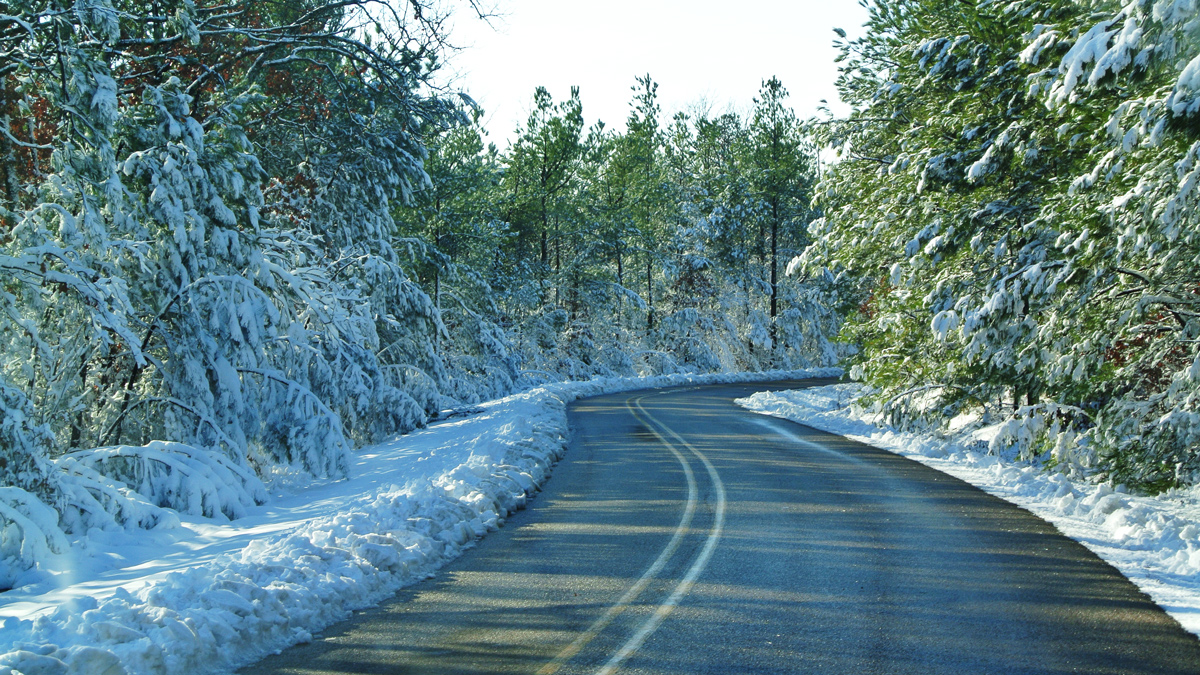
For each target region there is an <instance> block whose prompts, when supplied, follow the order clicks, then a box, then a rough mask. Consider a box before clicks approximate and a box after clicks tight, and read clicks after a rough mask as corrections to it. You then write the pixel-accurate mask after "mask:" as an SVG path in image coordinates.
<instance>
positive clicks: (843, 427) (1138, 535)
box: [737, 384, 1200, 635]
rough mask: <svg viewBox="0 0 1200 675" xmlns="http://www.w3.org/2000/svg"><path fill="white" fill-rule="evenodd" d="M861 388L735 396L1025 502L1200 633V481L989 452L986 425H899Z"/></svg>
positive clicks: (750, 405)
mask: <svg viewBox="0 0 1200 675" xmlns="http://www.w3.org/2000/svg"><path fill="white" fill-rule="evenodd" d="M861 392H862V387H861V385H856V384H835V385H830V386H826V387H817V388H813V389H804V390H799V391H779V392H762V393H757V394H754V395H752V396H749V397H747V398H742V399H738V400H737V403H739V404H741V405H742V406H743V407H746V408H749V409H750V410H753V411H755V412H759V413H763V414H766V415H772V416H774V417H782V418H784V419H789V420H792V421H795V422H800V423H801V424H806V425H808V426H811V427H814V428H817V429H821V430H823V431H828V432H830V433H835V434H839V435H842V436H846V437H848V438H852V439H855V440H858V441H861V442H863V443H868V444H870V445H873V446H875V447H878V448H882V449H885V450H889V451H891V452H895V453H896V454H899V455H903V456H905V457H908V458H910V459H913V460H916V461H918V462H921V463H922V464H925V465H927V466H930V467H932V468H934V469H937V470H939V471H942V472H944V473H948V474H950V475H951V476H954V477H956V478H959V479H961V480H964V481H966V482H968V483H971V484H973V485H975V486H978V487H980V488H982V489H983V490H985V491H987V492H989V493H991V494H993V495H995V496H997V497H1000V498H1002V499H1005V500H1007V501H1010V502H1012V503H1014V504H1016V505H1018V506H1021V507H1022V508H1024V509H1026V510H1028V511H1030V512H1032V513H1034V514H1035V515H1037V516H1039V517H1041V518H1042V519H1044V520H1046V521H1048V522H1050V523H1051V524H1053V525H1054V526H1055V527H1057V528H1058V529H1059V531H1061V532H1062V533H1063V534H1065V535H1067V536H1068V537H1071V538H1072V539H1075V540H1077V541H1079V542H1081V543H1082V544H1083V545H1084V546H1086V547H1088V548H1089V549H1091V550H1092V551H1093V552H1094V553H1095V554H1096V555H1098V556H1100V557H1101V558H1103V559H1104V560H1105V561H1107V562H1108V563H1110V564H1111V565H1112V566H1113V567H1116V568H1117V569H1118V570H1120V571H1121V573H1122V574H1124V575H1125V576H1126V577H1127V578H1128V579H1129V580H1130V581H1132V582H1133V583H1134V584H1136V585H1137V586H1138V587H1139V588H1141V589H1142V590H1143V591H1144V592H1145V593H1146V594H1147V595H1149V596H1150V597H1151V598H1152V599H1153V600H1154V601H1155V602H1156V603H1158V604H1159V606H1161V607H1162V608H1163V609H1165V610H1166V611H1167V612H1168V613H1169V614H1170V615H1171V616H1173V617H1175V619H1176V620H1178V621H1179V623H1180V624H1182V625H1183V627H1184V628H1185V629H1187V630H1188V631H1190V632H1192V633H1195V634H1197V635H1200V487H1192V488H1189V489H1186V490H1172V491H1169V492H1166V493H1163V494H1161V495H1157V496H1153V497H1150V496H1140V495H1134V494H1129V493H1128V492H1127V491H1126V490H1125V489H1124V488H1123V487H1121V486H1117V487H1116V488H1115V489H1114V488H1113V487H1112V486H1110V485H1105V484H1095V483H1091V482H1087V481H1085V480H1080V479H1071V478H1068V477H1067V476H1065V475H1063V474H1061V473H1052V472H1048V471H1044V470H1042V469H1041V468H1040V467H1038V466H1036V465H1033V464H1030V463H1027V462H1021V461H1018V460H1016V459H1015V458H1006V457H1002V456H997V455H990V454H988V453H987V451H986V447H987V446H986V443H982V442H980V440H979V439H980V438H981V437H982V436H984V435H986V430H979V431H976V432H974V433H973V434H972V433H967V434H959V435H958V436H950V437H946V438H939V437H935V436H934V435H932V434H913V433H903V432H898V431H896V430H894V429H890V428H887V427H886V426H885V423H884V422H883V421H882V420H881V416H880V415H878V414H872V413H870V412H868V411H864V410H863V409H862V408H861V407H858V406H853V405H852V403H853V402H854V401H855V400H856V399H857V398H858V396H859V394H860V393H861Z"/></svg>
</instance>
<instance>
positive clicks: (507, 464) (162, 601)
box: [0, 368, 841, 675]
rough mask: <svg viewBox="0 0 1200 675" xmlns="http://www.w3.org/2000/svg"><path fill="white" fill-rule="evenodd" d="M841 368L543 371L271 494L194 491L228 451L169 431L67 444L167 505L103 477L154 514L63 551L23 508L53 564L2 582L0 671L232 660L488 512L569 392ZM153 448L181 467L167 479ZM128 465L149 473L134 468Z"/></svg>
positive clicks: (392, 584)
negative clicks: (593, 375) (546, 378)
mask: <svg viewBox="0 0 1200 675" xmlns="http://www.w3.org/2000/svg"><path fill="white" fill-rule="evenodd" d="M840 374H841V371H840V370H838V369H828V368H827V369H816V370H809V371H791V372H780V371H775V372H769V373H752V374H750V373H738V374H718V375H670V376H661V377H651V378H625V379H618V378H611V379H608V378H605V379H597V380H591V381H587V382H565V383H557V384H549V385H545V386H542V387H538V388H535V389H532V390H530V391H528V392H525V393H521V394H516V395H513V396H509V397H507V398H504V399H500V400H497V401H491V402H488V403H485V404H482V405H479V406H476V407H474V408H472V409H471V411H470V412H469V414H465V415H458V416H448V417H447V418H446V419H445V420H444V421H442V422H438V423H435V424H433V425H431V426H430V427H429V428H427V429H424V430H422V431H419V432H415V433H412V434H409V435H406V436H401V437H397V438H395V439H393V440H392V441H390V442H386V443H382V444H379V445H375V446H371V447H368V448H364V449H363V450H360V451H359V452H357V453H356V454H355V456H354V457H353V459H352V463H353V466H351V467H350V472H349V477H348V478H345V479H342V480H336V481H331V482H325V483H323V484H314V485H311V486H309V487H307V488H305V489H303V490H298V491H297V492H296V493H294V494H286V493H281V494H275V495H272V496H271V497H272V498H271V500H270V501H269V502H268V503H266V504H262V503H261V502H260V499H259V497H261V496H262V495H259V494H258V492H257V491H258V488H259V485H261V484H257V485H256V484H253V483H248V484H246V485H244V486H243V488H244V489H245V490H246V491H247V492H246V493H245V494H243V495H241V496H238V495H237V494H233V493H231V494H227V495H215V494H208V493H205V491H204V487H205V485H206V483H205V480H207V479H202V478H203V476H206V475H207V474H205V471H206V470H207V471H217V470H229V471H234V470H235V469H236V467H232V468H231V467H225V466H222V467H214V466H211V465H205V467H197V466H194V465H191V464H188V463H187V462H186V461H184V459H181V458H186V457H190V456H191V455H189V453H188V452H187V450H186V448H181V447H179V446H178V445H176V444H163V445H158V446H154V447H149V446H147V448H140V449H139V448H115V449H110V450H109V451H108V452H107V454H105V453H101V455H97V456H95V457H88V458H80V457H72V458H69V459H68V460H67V461H69V463H70V464H71V465H72V468H73V471H74V472H75V473H74V474H73V475H75V476H77V477H78V478H79V480H82V481H86V480H87V478H88V476H93V475H96V474H95V469H93V468H92V467H93V466H95V467H99V468H105V467H106V466H108V470H110V471H115V470H116V469H115V467H116V465H112V466H109V462H110V460H111V461H116V460H117V458H123V459H120V462H126V463H129V462H131V463H129V464H128V466H125V467H124V468H125V469H127V475H126V479H127V480H128V483H129V484H130V485H131V486H133V487H135V488H139V489H140V488H141V482H142V481H143V479H145V480H149V481H150V482H151V483H153V482H154V481H155V480H159V481H162V482H161V484H159V485H157V487H156V486H155V485H150V486H149V487H146V488H145V489H147V490H148V491H150V492H152V493H155V494H157V495H159V497H162V496H164V495H168V496H169V495H174V496H175V497H173V498H172V499H170V500H163V501H170V502H171V503H172V505H173V506H177V507H180V508H179V509H178V510H176V509H171V508H165V507H163V506H155V505H153V504H146V503H144V502H141V501H136V500H138V499H141V497H140V496H139V494H138V493H137V492H136V491H135V490H132V489H131V490H127V491H125V492H121V493H119V494H116V493H114V494H113V495H104V494H101V495H99V497H101V498H125V499H126V500H134V501H133V502H131V503H135V506H136V508H141V509H143V510H144V513H142V514H141V515H142V516H143V517H146V518H150V519H151V521H148V522H146V523H143V524H144V525H149V526H150V527H151V529H139V528H138V527H128V528H122V527H116V526H113V525H112V524H111V523H110V524H109V526H107V527H94V528H92V529H91V530H90V531H88V533H87V536H85V537H83V538H81V539H80V540H78V542H77V543H76V544H75V545H74V546H70V547H69V550H68V546H67V542H66V541H65V540H64V539H61V538H60V537H61V532H60V531H59V530H58V524H57V522H55V521H56V519H53V518H51V517H50V516H51V515H53V514H51V513H49V512H47V513H40V514H33V515H32V516H30V515H27V514H26V515H22V516H21V517H22V518H24V520H21V521H20V522H22V523H25V522H28V523H30V524H32V525H30V526H37V527H40V528H44V529H46V531H47V532H49V534H48V535H47V537H48V538H47V539H46V542H47V544H46V545H47V546H50V547H51V548H54V549H55V550H56V551H58V552H57V553H56V554H55V555H56V556H57V558H56V560H58V559H61V560H62V561H63V564H62V565H60V566H59V567H58V568H56V569H52V570H39V571H40V572H42V577H41V580H40V581H38V582H36V583H29V584H26V585H24V586H20V587H18V588H14V589H13V590H10V591H7V592H4V593H3V594H2V595H0V598H2V599H3V600H4V602H5V605H4V607H3V609H2V610H0V675H12V674H13V673H23V674H24V675H32V674H33V673H61V674H72V675H74V674H76V673H79V674H88V675H142V674H146V675H165V674H166V673H181V672H183V673H221V672H229V671H232V670H234V669H236V668H238V667H240V666H242V665H245V664H247V663H251V662H253V661H255V660H257V659H259V658H261V657H263V656H265V655H267V654H269V653H271V652H273V651H278V650H280V649H283V648H284V647H287V646H289V645H292V644H295V643H297V642H302V641H306V640H310V639H312V635H313V634H314V633H316V632H317V631H319V630H321V629H322V628H324V627H325V626H328V625H329V624H331V623H333V622H335V621H338V620H340V619H343V618H345V617H346V616H348V615H349V613H350V612H351V611H353V610H355V609H359V608H363V607H367V606H371V605H373V604H376V603H378V602H379V601H381V600H382V599H384V598H386V597H388V596H390V595H392V594H393V593H395V591H396V590H397V589H399V588H400V587H402V586H405V585H408V584H411V583H414V582H416V581H419V580H421V579H424V578H426V577H428V576H430V575H432V574H433V573H434V571H435V570H437V569H438V568H439V567H441V566H442V565H444V564H445V563H446V562H448V561H450V560H452V559H453V558H455V557H457V556H458V555H459V554H460V553H462V552H463V551H464V550H466V549H468V548H470V547H471V546H472V545H473V544H474V542H475V540H476V538H478V537H480V536H483V535H484V534H486V533H487V532H488V531H489V530H495V529H496V528H498V527H500V525H501V524H503V522H504V519H505V518H506V517H507V516H508V515H509V514H510V513H512V512H513V511H515V510H517V509H521V508H523V507H524V506H525V504H526V502H527V500H528V499H529V498H530V497H531V496H533V495H534V494H535V493H536V492H537V490H538V489H539V486H541V485H542V484H543V483H544V482H545V481H546V479H547V477H548V476H549V474H550V469H551V466H552V465H553V463H554V462H555V461H556V460H558V459H559V458H561V457H562V455H563V452H564V451H565V449H566V443H567V418H566V406H567V404H568V403H569V402H570V401H573V400H575V399H577V398H581V397H586V396H594V395H598V394H604V393H610V392H616V391H627V390H633V389H642V388H650V387H661V386H670V385H684V384H709V383H717V382H749V381H765V380H777V379H784V378H799V377H834V376H838V375H840ZM84 459H86V460H87V461H86V462H85V461H83V460H84ZM164 461H166V462H168V463H170V464H171V467H172V468H171V471H176V472H178V473H179V475H178V478H179V480H180V481H182V482H172V481H173V480H175V479H173V478H171V472H170V471H167V469H166V468H165V465H162V462H164ZM147 463H148V464H147ZM138 467H141V468H138ZM139 471H151V472H154V473H153V475H152V476H151V477H150V478H146V477H145V476H143V475H142V474H139V473H138V472H139ZM186 472H191V473H186ZM189 476H190V478H188V477H189ZM185 479H186V480H185ZM189 481H191V483H192V484H191V485H190V486H189V485H185V483H188V482H189ZM81 484H82V483H81ZM274 485H275V486H276V487H275V489H278V488H279V486H280V484H279V483H275V484H274ZM175 488H179V489H175ZM14 489H15V488H14ZM13 495H16V493H12V494H9V493H8V492H4V493H2V494H0V498H3V497H6V496H8V497H12V499H9V500H8V502H7V503H10V504H11V503H16V500H17V499H18V498H19V497H20V495H16V496H15V497H14V496H13ZM206 495H207V496H206ZM247 498H248V499H250V502H246V501H245V500H246V499H247ZM197 499H198V500H199V501H198V502H197V501H196V500H197ZM206 499H211V500H215V501H209V502H206V501H205V500H206ZM26 501H28V500H26ZM253 502H260V503H257V504H256V503H253ZM0 503H5V502H3V499H0ZM206 503H208V504H211V505H212V508H209V507H206V506H205V504H206ZM235 503H236V504H237V506H232V505H233V504H235ZM219 504H225V505H226V506H227V507H229V508H233V509H241V510H242V511H241V513H242V515H241V517H239V518H238V519H237V520H234V521H231V522H230V521H225V520H224V519H223V518H221V517H220V516H219V515H218V513H219V512H221V511H222V509H221V508H220V507H219V506H218V505H219ZM135 506H130V507H129V508H135ZM9 508H10V509H11V508H13V507H11V506H10V507H9ZM35 508H36V507H35ZM6 513H7V511H6ZM31 513H32V512H31ZM206 514H209V515H213V516H218V517H217V518H216V519H213V518H206V517H204V516H205V515H206ZM224 515H226V516H229V515H230V514H228V513H225V514H224ZM160 521H161V522H160ZM154 523H158V524H157V525H155V524H154ZM52 526H53V527H52ZM13 541H15V539H14V540H13ZM22 541H25V539H22ZM0 553H4V554H10V555H21V552H20V551H16V552H7V553H5V552H2V551H0Z"/></svg>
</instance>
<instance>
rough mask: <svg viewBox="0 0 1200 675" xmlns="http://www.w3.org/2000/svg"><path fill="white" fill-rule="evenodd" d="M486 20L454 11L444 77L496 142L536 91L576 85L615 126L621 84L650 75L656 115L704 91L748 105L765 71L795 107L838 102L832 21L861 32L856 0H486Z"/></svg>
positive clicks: (737, 107) (595, 115) (622, 114)
mask: <svg viewBox="0 0 1200 675" xmlns="http://www.w3.org/2000/svg"><path fill="white" fill-rule="evenodd" d="M494 3H495V5H494V6H495V9H496V11H497V13H499V14H500V16H498V17H496V18H494V19H492V20H491V21H490V23H491V26H489V25H488V24H487V23H484V22H483V21H480V20H478V19H477V18H475V17H474V15H472V14H471V12H470V11H469V10H468V11H463V9H465V8H466V3H465V2H463V3H459V7H458V11H457V13H456V14H455V16H454V17H453V18H452V22H453V28H452V30H451V33H450V36H451V41H452V42H453V43H455V45H456V46H459V47H461V48H462V51H460V52H457V53H455V54H454V55H453V56H452V57H451V59H450V61H449V64H448V71H449V74H451V75H453V77H454V80H453V86H454V87H455V88H457V89H460V90H463V91H465V92H466V93H468V94H469V95H470V96H472V97H473V98H474V99H475V100H476V101H478V102H479V103H480V104H481V105H482V106H483V108H484V109H485V113H486V115H485V118H484V126H485V127H486V129H487V130H488V132H489V140H490V141H491V142H494V143H496V144H497V145H498V146H499V147H501V148H504V147H506V146H507V144H508V142H509V141H510V140H511V139H512V138H514V137H515V134H514V130H515V129H516V128H517V127H518V126H521V125H523V124H524V121H525V119H526V117H527V116H528V114H529V110H530V108H531V107H532V101H533V92H534V89H535V88H536V87H538V86H544V87H546V88H547V89H548V90H549V91H550V93H551V95H553V97H554V99H555V100H556V101H558V100H562V99H565V98H567V97H568V96H569V94H570V89H571V86H572V85H577V86H579V88H580V97H581V99H582V101H583V114H584V121H585V124H587V125H589V126H590V125H591V124H592V123H594V122H595V121H596V120H597V119H602V120H604V122H605V124H606V126H607V127H608V128H610V129H613V128H616V129H624V127H625V119H626V117H627V116H628V114H629V101H630V98H631V96H632V91H631V90H630V88H631V87H632V86H633V85H634V84H635V78H636V77H638V76H641V75H645V74H649V75H650V76H651V77H652V78H654V80H655V81H656V82H658V84H659V88H658V94H659V101H660V103H661V105H662V110H663V119H669V118H670V117H671V116H672V115H673V114H674V113H675V112H677V111H688V110H689V109H691V108H693V107H694V106H696V105H697V104H699V103H701V102H707V105H708V106H709V109H710V110H711V111H713V112H715V113H722V112H726V111H727V110H731V109H732V110H734V111H738V112H746V111H748V110H750V109H751V107H752V106H753V98H754V96H755V95H756V94H757V92H758V90H759V87H760V86H761V84H762V82H763V80H766V79H768V78H770V77H772V76H775V77H778V78H779V79H780V81H782V82H783V85H784V87H785V88H787V90H788V91H789V93H790V94H791V97H790V99H789V102H790V104H791V106H792V108H793V109H794V110H795V111H796V112H797V114H799V115H800V116H801V117H802V118H804V117H808V116H809V115H812V114H815V113H816V112H817V107H818V105H819V104H820V101H821V99H826V100H828V101H830V102H831V103H832V104H833V105H834V108H833V109H834V110H835V111H837V110H838V109H839V108H838V107H837V103H836V99H837V91H836V89H835V88H834V80H835V79H836V77H837V68H836V64H835V63H834V60H833V59H834V56H835V55H836V52H835V51H834V49H833V40H834V39H836V37H837V36H836V35H834V32H833V29H834V28H835V27H836V28H842V29H844V30H846V31H847V33H849V35H850V36H851V37H854V36H856V35H859V34H861V32H862V31H861V30H860V27H861V26H862V23H863V22H864V21H865V20H866V10H864V9H863V8H862V7H860V6H859V5H858V3H857V1H856V0H824V1H814V0H739V1H738V2H729V1H728V0H725V1H722V2H717V1H714V0H686V1H684V0H640V1H638V0H602V1H595V2H592V1H584V0H494Z"/></svg>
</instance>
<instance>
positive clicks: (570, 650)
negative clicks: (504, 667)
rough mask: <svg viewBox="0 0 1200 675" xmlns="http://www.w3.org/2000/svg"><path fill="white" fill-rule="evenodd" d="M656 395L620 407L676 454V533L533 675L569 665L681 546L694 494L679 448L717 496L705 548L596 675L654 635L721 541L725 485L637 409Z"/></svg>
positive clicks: (545, 674) (692, 475)
mask: <svg viewBox="0 0 1200 675" xmlns="http://www.w3.org/2000/svg"><path fill="white" fill-rule="evenodd" d="M655 395H657V394H644V395H642V396H639V397H637V398H631V399H628V400H626V402H625V407H626V408H628V409H629V412H630V413H631V414H632V415H633V416H634V418H636V419H637V420H638V421H639V422H641V423H642V424H643V425H645V427H646V428H647V429H649V430H650V433H652V434H654V437H655V438H657V439H658V441H659V442H660V443H662V445H663V447H665V448H666V449H667V450H668V451H670V452H671V454H672V455H674V456H675V459H676V460H678V461H679V465H680V466H681V467H683V474H684V476H685V477H686V478H687V486H688V496H687V503H686V505H685V506H684V509H683V516H682V517H681V518H680V519H679V525H677V526H676V527H675V532H674V533H673V534H672V535H671V539H670V541H668V542H667V545H666V546H665V547H663V550H662V551H661V552H660V553H659V554H658V557H657V558H655V559H654V562H653V563H651V564H650V566H649V567H647V568H646V571H645V572H643V573H642V576H641V577H639V578H638V580H637V581H636V582H634V584H633V585H632V586H630V587H629V589H628V590H626V591H625V593H624V594H623V595H621V597H620V598H618V599H617V601H616V603H614V604H613V605H612V606H610V607H609V608H608V609H607V610H606V611H605V612H604V614H603V615H601V616H600V618H598V619H596V621H594V622H593V623H592V625H591V626H589V627H588V629H587V630H586V631H584V632H583V633H581V634H580V635H579V637H577V638H575V640H574V641H573V642H571V644H569V645H567V646H566V647H565V648H563V650H562V651H561V652H559V653H558V655H557V656H555V657H554V660H552V661H550V662H549V663H547V664H546V665H544V666H542V668H541V669H540V670H538V671H537V675H554V673H557V672H558V671H559V670H560V669H561V668H562V667H563V666H564V665H566V664H567V662H568V661H570V660H571V659H572V658H574V657H575V655H576V654H578V653H579V652H580V651H582V650H583V648H584V647H585V646H587V644H588V643H589V642H591V641H592V640H593V639H595V637H596V636H597V635H599V634H600V632H601V631H603V630H604V629H605V628H606V627H607V626H608V625H609V624H610V623H612V621H613V620H614V619H616V618H617V617H618V616H619V615H620V614H621V613H622V612H624V611H625V610H626V609H628V608H629V605H630V604H631V603H632V602H633V601H634V600H635V599H636V598H637V596H638V595H640V594H641V592H642V591H643V590H645V588H646V586H647V585H649V583H650V582H651V581H652V580H653V579H654V578H655V577H656V576H658V573H659V572H661V571H662V568H663V567H664V566H665V565H666V564H667V561H668V560H669V559H670V558H671V556H673V555H674V554H675V552H676V551H677V550H678V549H679V545H680V543H682V541H683V537H684V535H686V534H687V531H688V527H689V526H690V525H691V522H692V517H693V516H694V515H695V513H696V503H697V494H698V492H699V491H698V489H697V487H696V475H695V473H694V472H693V471H692V467H691V464H690V463H689V462H688V460H687V457H686V456H685V455H684V454H683V453H682V452H680V450H679V448H680V447H682V448H684V449H686V450H687V451H688V452H690V453H691V454H692V455H693V456H695V457H696V458H697V459H698V460H700V462H701V463H702V464H703V465H704V468H705V470H706V471H707V472H708V477H709V479H710V480H711V481H712V484H713V489H714V491H715V492H716V497H717V503H716V507H715V510H714V515H713V525H712V528H711V529H710V530H709V534H708V539H707V540H706V541H705V542H704V548H703V549H702V550H701V551H700V555H698V556H696V560H695V561H694V562H693V563H692V566H691V567H690V568H688V571H687V574H685V575H684V576H683V579H681V580H680V581H679V583H678V584H676V586H675V590H674V591H672V592H671V595H670V596H668V597H667V599H666V600H665V601H663V602H662V603H661V604H660V605H659V606H658V607H657V608H655V610H654V613H653V614H651V615H650V616H649V617H648V618H647V619H646V620H645V621H644V622H643V623H642V625H641V626H640V627H639V628H638V630H637V631H636V632H634V634H633V635H632V636H631V637H630V638H629V639H628V640H627V641H626V642H625V644H624V645H622V646H621V648H620V649H618V650H617V651H616V652H615V653H614V654H613V655H612V657H611V658H609V660H608V661H607V662H606V663H605V664H604V666H603V667H601V668H600V670H598V671H596V675H612V673H615V672H616V671H617V669H618V668H620V666H621V663H622V662H624V661H625V660H626V659H627V658H629V656H630V655H632V654H633V653H634V652H636V651H637V650H638V649H639V648H640V647H641V646H642V644H643V643H644V642H645V641H646V639H647V638H649V637H650V636H651V635H652V634H653V633H654V631H656V630H658V627H659V625H661V624H662V622H663V620H664V619H666V618H667V615H668V614H670V613H671V611H672V610H673V609H675V607H676V606H678V605H679V602H680V600H682V599H683V596H685V595H687V594H688V592H689V591H690V590H691V589H692V586H693V585H694V584H695V583H696V579H697V578H698V577H699V576H700V574H701V573H702V572H703V571H704V568H705V567H707V566H708V562H709V560H710V559H711V558H712V555H713V551H715V550H716V548H717V542H718V541H719V540H720V539H721V533H722V531H723V530H724V529H725V506H726V498H725V483H724V482H723V481H722V480H721V476H720V474H719V473H717V469H716V467H714V466H713V464H712V462H711V461H709V459H708V457H706V456H705V455H704V453H702V452H700V451H699V450H697V449H696V448H695V446H693V445H692V444H691V443H688V442H687V441H686V440H684V439H683V437H682V436H680V435H679V434H677V433H675V432H674V431H673V430H671V429H670V428H669V427H668V426H667V425H665V424H663V423H662V422H661V421H659V420H658V419H657V418H655V417H654V415H652V414H650V411H648V410H646V408H645V407H643V406H642V400H643V399H645V398H646V397H647V396H655ZM668 437H670V438H668ZM672 441H674V442H672Z"/></svg>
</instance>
